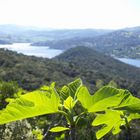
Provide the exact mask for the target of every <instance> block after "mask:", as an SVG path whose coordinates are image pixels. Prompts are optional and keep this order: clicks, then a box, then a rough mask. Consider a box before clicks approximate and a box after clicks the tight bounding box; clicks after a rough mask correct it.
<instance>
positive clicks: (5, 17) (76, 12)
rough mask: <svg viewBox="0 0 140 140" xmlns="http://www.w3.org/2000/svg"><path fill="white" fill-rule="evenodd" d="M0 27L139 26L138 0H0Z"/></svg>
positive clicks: (139, 4) (139, 1)
mask: <svg viewBox="0 0 140 140" xmlns="http://www.w3.org/2000/svg"><path fill="white" fill-rule="evenodd" d="M0 24H17V25H25V26H38V27H48V28H80V29H81V28H98V29H120V28H124V27H134V26H140V0H0Z"/></svg>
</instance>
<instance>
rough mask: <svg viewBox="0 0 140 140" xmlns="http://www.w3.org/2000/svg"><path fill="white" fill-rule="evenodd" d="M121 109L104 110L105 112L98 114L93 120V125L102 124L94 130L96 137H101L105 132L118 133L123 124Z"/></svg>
mask: <svg viewBox="0 0 140 140" xmlns="http://www.w3.org/2000/svg"><path fill="white" fill-rule="evenodd" d="M121 114H122V112H121V111H114V110H106V113H105V114H98V115H97V117H96V118H95V120H94V121H93V123H92V125H93V126H98V125H102V128H101V129H100V130H98V131H97V132H96V137H97V139H100V138H102V137H103V136H104V135H106V134H107V133H109V132H111V131H112V133H113V134H118V133H119V132H120V131H121V129H120V126H121V125H125V120H124V119H123V118H121Z"/></svg>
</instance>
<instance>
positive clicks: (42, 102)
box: [0, 86, 59, 124]
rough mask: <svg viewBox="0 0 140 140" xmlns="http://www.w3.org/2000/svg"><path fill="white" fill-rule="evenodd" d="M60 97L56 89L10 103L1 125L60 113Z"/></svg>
mask: <svg viewBox="0 0 140 140" xmlns="http://www.w3.org/2000/svg"><path fill="white" fill-rule="evenodd" d="M58 106H59V96H58V95H57V93H56V91H55V89H54V87H52V86H51V87H50V90H49V91H47V90H46V91H41V90H36V91H33V92H30V93H27V94H24V95H21V96H20V97H19V98H17V99H15V100H13V101H12V102H10V103H9V104H8V105H7V107H6V109H5V110H3V111H2V112H1V115H0V124H4V123H7V122H11V121H16V120H20V119H24V118H29V117H33V116H38V115H43V114H50V113H56V112H58Z"/></svg>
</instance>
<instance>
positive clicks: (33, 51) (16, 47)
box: [0, 43, 63, 58]
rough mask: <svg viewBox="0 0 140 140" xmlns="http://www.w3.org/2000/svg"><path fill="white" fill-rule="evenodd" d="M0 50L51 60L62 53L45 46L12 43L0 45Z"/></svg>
mask: <svg viewBox="0 0 140 140" xmlns="http://www.w3.org/2000/svg"><path fill="white" fill-rule="evenodd" d="M0 48H5V49H8V50H12V51H16V52H18V53H23V54H25V55H30V56H37V57H44V58H52V57H55V56H57V55H59V54H61V53H62V52H63V51H62V50H58V49H50V48H49V47H47V46H30V43H14V44H10V45H0Z"/></svg>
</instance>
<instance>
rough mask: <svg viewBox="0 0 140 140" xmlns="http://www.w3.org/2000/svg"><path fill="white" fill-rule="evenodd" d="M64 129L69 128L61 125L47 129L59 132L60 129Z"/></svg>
mask: <svg viewBox="0 0 140 140" xmlns="http://www.w3.org/2000/svg"><path fill="white" fill-rule="evenodd" d="M65 130H69V128H67V127H62V126H56V127H53V128H51V129H50V130H49V131H50V132H61V131H65Z"/></svg>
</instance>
